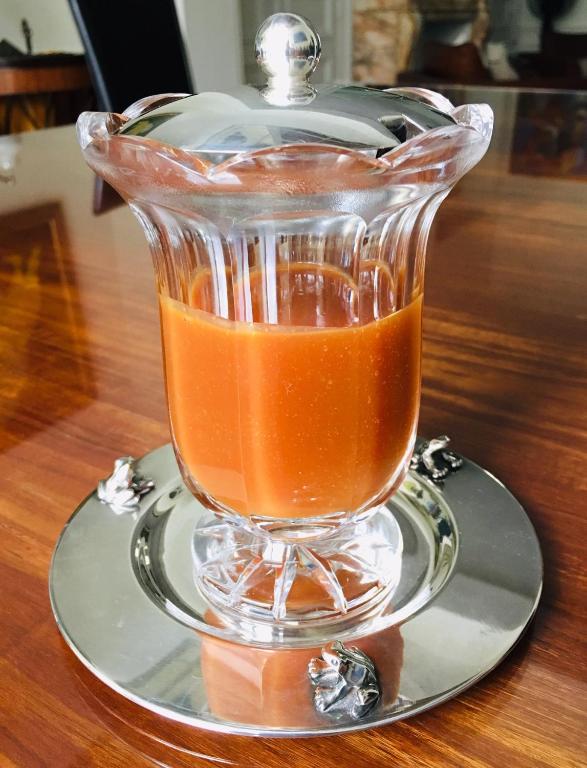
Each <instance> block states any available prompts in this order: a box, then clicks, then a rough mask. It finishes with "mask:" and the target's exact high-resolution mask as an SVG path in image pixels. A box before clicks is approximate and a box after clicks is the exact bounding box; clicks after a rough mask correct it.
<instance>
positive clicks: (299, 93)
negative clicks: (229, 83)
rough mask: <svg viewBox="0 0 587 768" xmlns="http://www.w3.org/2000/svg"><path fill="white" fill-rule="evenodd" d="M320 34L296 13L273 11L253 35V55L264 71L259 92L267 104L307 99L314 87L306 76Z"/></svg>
mask: <svg viewBox="0 0 587 768" xmlns="http://www.w3.org/2000/svg"><path fill="white" fill-rule="evenodd" d="M320 50H321V48H320V37H319V35H318V33H317V32H316V30H315V29H313V27H312V25H311V24H310V22H309V21H308V20H307V19H305V18H304V17H303V16H298V14H296V13H274V14H273V16H269V18H268V19H265V21H264V22H263V23H262V24H261V26H260V27H259V29H258V30H257V35H256V37H255V56H256V58H257V63H258V64H259V66H260V67H261V69H262V70H263V71H264V72H265V73H266V74H267V87H266V88H265V90H264V91H263V95H264V96H265V98H266V99H267V101H269V102H270V103H271V104H275V105H287V104H296V103H297V104H299V103H307V102H308V101H311V100H312V99H313V98H314V95H315V93H316V92H315V90H314V89H313V88H312V86H311V85H310V83H309V82H308V78H309V77H310V75H311V74H312V72H313V71H314V70H315V69H316V66H317V64H318V60H319V59H320Z"/></svg>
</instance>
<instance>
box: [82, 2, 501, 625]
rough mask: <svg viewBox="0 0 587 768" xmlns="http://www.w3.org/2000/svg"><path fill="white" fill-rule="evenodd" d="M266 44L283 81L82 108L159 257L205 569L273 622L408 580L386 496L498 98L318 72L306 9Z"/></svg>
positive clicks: (224, 605) (254, 614) (322, 615)
mask: <svg viewBox="0 0 587 768" xmlns="http://www.w3.org/2000/svg"><path fill="white" fill-rule="evenodd" d="M256 46H257V48H256V56H257V61H258V62H259V63H260V65H261V67H262V69H263V71H264V72H265V74H266V78H267V80H266V84H265V85H264V86H261V87H257V86H241V87H239V88H237V89H234V90H233V91H231V92H230V93H201V94H199V95H197V96H186V95H185V94H162V95H159V96H153V97H148V98H146V99H143V100H141V101H139V102H137V103H135V104H133V105H132V106H131V107H129V109H128V110H126V111H125V112H124V113H123V114H113V113H109V114H106V113H84V114H83V115H82V116H81V117H80V119H79V121H78V136H79V140H80V143H81V145H82V148H83V152H84V156H85V158H86V160H87V162H88V163H89V165H90V166H91V167H92V168H93V169H94V170H95V171H96V172H97V173H98V174H100V175H101V176H102V177H104V178H105V179H106V180H107V181H108V182H109V183H110V184H112V185H113V186H114V187H115V188H116V189H117V190H118V191H119V192H120V193H121V195H123V197H124V198H125V199H126V200H127V201H128V202H129V204H130V206H131V208H132V210H133V211H134V213H135V214H136V215H137V217H138V219H139V221H140V223H141V225H142V226H143V229H144V231H145V233H146V236H147V239H148V241H149V244H150V248H151V253H152V255H153V261H154V266H155V274H156V279H157V288H158V292H159V306H160V316H161V329H162V339H163V350H164V363H165V378H166V387H167V398H168V404H169V415H170V426H171V433H172V440H173V445H174V448H175V452H176V456H177V460H178V464H179V467H180V470H181V472H182V476H183V479H184V480H185V483H186V485H187V486H188V488H189V489H190V490H191V491H192V493H193V494H194V496H195V497H196V498H197V499H198V500H199V502H200V503H201V504H202V505H203V506H204V508H205V510H206V511H205V512H203V513H201V510H200V511H199V512H198V514H195V515H194V520H195V519H196V518H197V520H198V522H197V524H196V523H194V526H195V530H194V532H193V541H192V543H193V546H192V553H193V562H194V574H195V584H196V586H197V588H198V590H199V591H200V593H201V595H202V596H203V597H204V598H205V599H206V601H207V602H208V603H210V604H211V606H212V607H213V608H214V610H215V612H216V614H217V615H218V616H221V617H223V618H224V619H226V620H230V622H231V623H232V625H233V626H236V627H237V628H238V627H244V626H245V624H247V622H249V623H250V622H257V624H259V625H263V626H264V627H265V628H267V627H269V630H268V631H269V634H270V635H271V638H273V640H275V638H278V636H279V632H280V631H281V630H280V629H279V628H280V627H283V625H287V626H288V631H290V630H292V628H293V630H295V628H296V627H298V626H301V625H303V626H304V627H305V628H308V627H310V631H313V630H312V629H311V628H312V627H313V625H314V623H318V624H320V623H322V622H328V621H329V620H338V619H340V617H350V618H351V619H352V617H353V616H355V615H357V616H358V615H359V614H361V615H363V614H364V613H365V612H366V611H371V610H377V609H378V608H377V606H380V605H382V604H384V603H385V601H386V600H388V599H390V597H391V595H392V594H393V590H394V587H395V586H396V584H397V583H398V579H399V575H400V571H401V553H402V536H401V531H400V529H399V526H398V524H397V522H396V521H395V519H394V516H393V514H392V512H391V511H390V509H389V508H387V507H386V506H385V502H386V501H387V499H388V498H389V497H390V495H391V494H392V493H393V492H394V490H395V489H396V488H397V487H398V485H399V484H400V483H401V481H402V478H403V477H404V475H405V473H406V471H407V468H408V465H409V459H410V455H411V452H412V450H413V447H414V441H415V436H416V427H417V419H418V407H419V400H420V348H421V318H422V295H423V281H424V261H425V254H426V245H427V239H428V233H429V231H430V226H431V224H432V220H433V218H434V215H435V213H436V211H437V209H438V206H439V205H440V203H441V202H442V200H443V199H444V197H445V196H446V195H447V194H448V193H449V191H450V190H451V188H452V187H453V186H454V184H456V182H457V181H458V180H459V179H460V178H461V177H462V176H463V175H464V174H465V173H466V172H467V171H468V170H469V169H470V168H472V167H473V166H474V165H475V164H476V163H477V162H478V161H479V160H480V159H481V157H482V156H483V154H484V153H485V151H486V149H487V146H488V144H489V140H490V136H491V128H492V114H491V110H490V109H489V108H488V107H487V106H486V105H466V106H463V107H459V108H455V107H453V105H452V104H450V102H449V101H448V100H447V99H445V98H444V97H442V96H440V95H439V94H434V93H432V92H430V91H425V90H422V89H405V88H398V89H391V90H389V91H381V90H374V89H369V88H361V87H357V86H314V85H313V84H312V83H311V82H310V80H309V78H310V76H311V74H312V72H313V70H314V69H315V67H316V65H317V63H318V59H319V54H320V45H319V38H318V36H317V34H316V33H315V32H314V31H313V30H312V28H311V26H310V25H309V23H308V22H307V21H306V20H304V19H303V18H302V17H300V16H297V15H295V14H276V15H274V16H272V17H271V18H270V19H268V20H267V21H266V22H265V23H264V24H263V25H262V27H261V28H260V30H259V33H258V36H257V40H256ZM128 290H132V286H128ZM345 621H346V618H345ZM239 622H240V623H239ZM247 626H249V625H248V624H247ZM293 630H292V631H293ZM255 631H257V630H255ZM259 631H260V630H259ZM263 631H265V630H263ZM271 633H273V634H271Z"/></svg>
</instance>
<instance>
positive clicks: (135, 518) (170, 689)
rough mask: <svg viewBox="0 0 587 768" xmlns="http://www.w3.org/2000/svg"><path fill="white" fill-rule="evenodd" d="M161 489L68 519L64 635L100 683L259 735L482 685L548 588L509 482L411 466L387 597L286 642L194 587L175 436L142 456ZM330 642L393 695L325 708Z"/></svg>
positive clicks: (148, 703)
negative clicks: (325, 655)
mask: <svg viewBox="0 0 587 768" xmlns="http://www.w3.org/2000/svg"><path fill="white" fill-rule="evenodd" d="M136 469H137V471H138V472H140V474H141V475H142V476H144V477H149V478H151V479H152V480H153V481H154V482H155V489H154V490H153V491H151V492H150V493H149V494H147V495H146V496H144V497H143V498H142V499H141V502H140V509H139V511H137V512H126V513H123V514H115V513H114V511H113V510H112V509H111V508H110V507H108V506H107V505H104V504H102V503H101V502H100V501H99V499H98V497H97V495H96V493H93V494H92V495H91V496H89V497H88V498H87V499H86V500H85V501H84V502H83V503H82V504H81V506H80V507H79V508H78V510H77V511H76V512H75V513H74V515H73V516H72V518H71V519H70V520H69V522H68V523H67V525H66V526H65V528H64V530H63V532H62V534H61V536H60V538H59V541H58V543H57V546H56V549H55V553H54V557H53V562H52V565H51V573H50V595H51V603H52V607H53V612H54V614H55V618H56V620H57V624H58V626H59V629H60V630H61V632H62V634H63V636H64V638H65V640H66V641H67V643H68V644H69V646H70V647H71V648H72V650H73V651H74V653H75V654H76V655H77V656H78V658H79V659H80V660H81V661H82V662H83V664H85V665H86V666H87V667H88V669H90V671H91V672H93V673H94V674H95V675H96V676H97V677H98V678H99V679H100V680H102V681H103V682H104V683H106V684H107V685H108V686H110V687H111V688H113V689H114V690H116V691H118V692H119V693H121V694H122V695H123V696H125V697H127V698H129V699H131V700H132V701H134V702H136V703H137V704H140V705H141V706H144V707H146V708H148V709H150V710H152V711H154V712H157V713H159V714H161V715H164V716H167V717H170V718H172V719H174V720H177V721H179V722H183V723H187V724H190V725H195V726H198V727H201V728H206V729H209V730H214V731H220V732H226V733H235V734H249V735H257V736H310V735H326V734H333V733H341V732H346V731H352V730H358V729H362V728H370V727H373V726H376V725H382V724H384V723H389V722H392V721H394V720H399V719H401V718H405V717H408V716H410V715H413V714H415V713H417V712H421V711H423V710H425V709H428V708H430V707H432V706H434V705H436V704H439V703H441V702H442V701H445V700H446V699H448V698H450V697H452V696H455V695H456V694H457V693H459V692H460V691H462V690H464V689H465V688H467V687H469V686H470V685H472V684H473V683H475V682H476V681H477V680H479V678H481V677H482V676H483V675H485V674H486V673H487V672H489V671H490V670H492V669H493V668H494V667H495V666H496V665H497V664H498V663H499V661H500V660H501V659H503V657H504V656H505V655H506V654H507V653H508V651H510V650H511V648H512V647H513V646H514V645H515V643H516V642H517V640H518V639H519V637H520V636H521V634H522V633H523V631H524V629H525V628H526V626H527V624H528V622H529V621H530V619H531V618H532V616H533V614H534V611H535V610H536V606H537V604H538V600H539V597H540V592H541V588H542V558H541V554H540V547H539V544H538V540H537V538H536V534H535V532H534V529H533V527H532V524H531V523H530V521H529V519H528V517H527V516H526V514H525V512H524V510H523V509H522V507H521V506H520V505H519V503H518V502H517V501H516V499H515V498H514V497H513V496H512V495H511V494H510V493H509V491H508V490H507V489H506V488H505V487H504V486H503V485H502V484H501V483H500V482H499V481H498V480H496V479H495V478H494V477H492V476H491V475H490V474H489V473H488V472H486V471H485V470H483V469H481V468H480V467H478V466H477V465H476V464H473V463H472V462H469V461H467V460H465V461H464V463H463V466H462V468H461V469H460V470H459V471H458V472H456V473H455V474H452V475H450V476H449V477H447V478H446V480H445V482H444V485H443V486H442V487H438V486H435V485H434V484H433V483H432V482H431V481H430V480H428V479H426V478H424V477H421V476H420V475H419V474H418V473H415V472H410V473H409V475H408V477H407V478H406V480H405V481H404V483H403V485H402V487H401V489H400V491H399V492H398V493H397V494H396V495H395V496H394V497H393V498H392V499H391V500H390V502H389V506H390V508H391V509H392V510H393V512H394V514H395V516H396V519H397V521H398V523H399V526H400V529H401V533H402V537H403V555H402V569H401V577H400V580H399V585H398V587H397V589H396V590H395V592H394V595H393V598H392V600H391V602H390V603H389V604H388V605H387V606H386V607H384V608H383V609H381V610H379V611H378V612H377V614H376V615H367V616H365V617H364V618H361V621H359V622H355V623H354V624H353V625H352V626H349V625H348V624H345V623H344V622H343V623H341V624H339V625H337V624H336V623H331V624H330V625H328V627H327V628H322V629H321V630H320V631H317V630H316V631H314V633H313V634H312V633H306V634H302V635H300V636H299V637H297V638H296V637H285V638H284V639H283V642H282V643H281V645H276V640H275V634H274V633H270V634H271V638H270V639H268V638H269V636H268V635H267V634H264V632H263V628H262V627H261V629H260V630H259V632H258V633H257V634H256V635H255V634H254V635H253V636H250V637H248V638H247V640H246V642H245V641H243V638H242V637H239V636H238V635H235V634H234V631H233V630H232V629H231V628H230V626H224V625H223V624H222V623H221V622H220V621H219V620H218V617H216V616H214V614H213V612H212V611H211V610H210V608H209V606H208V605H207V604H206V602H205V601H204V600H203V598H202V597H201V596H200V595H199V594H198V592H197V590H196V588H195V584H194V580H193V572H192V559H191V540H192V532H193V529H194V526H195V524H196V522H197V521H198V518H199V517H200V516H201V515H202V514H204V509H203V507H201V506H200V505H199V504H198V502H197V501H196V500H195V499H193V498H192V497H191V495H190V494H189V492H188V491H187V490H186V489H185V488H184V486H183V483H182V481H181V478H180V475H179V470H178V468H177V464H176V462H175V458H174V455H173V451H172V449H171V447H170V446H169V445H166V446H164V447H162V448H159V449H157V450H155V451H153V452H151V453H149V454H147V455H146V456H144V457H143V458H142V459H140V461H138V462H137V464H136ZM328 640H341V641H344V643H345V645H347V646H348V645H349V644H350V645H357V646H358V647H359V648H360V649H361V650H363V651H365V652H366V653H367V654H368V655H369V656H370V657H371V659H372V660H373V662H374V664H375V666H376V669H377V673H378V676H379V682H380V685H381V688H382V697H381V701H380V702H379V705H378V706H377V707H376V708H375V709H374V710H372V711H371V712H370V713H369V714H368V715H367V716H365V717H364V718H362V719H360V720H354V719H352V718H350V717H348V718H345V717H344V716H342V717H339V718H337V719H334V718H331V717H328V716H326V715H320V714H319V713H318V712H317V711H316V710H315V709H314V703H313V692H312V686H311V684H310V681H309V679H308V675H307V668H308V663H309V662H310V660H311V659H312V658H314V657H316V656H319V655H320V650H321V646H322V645H324V643H325V642H327V641H328Z"/></svg>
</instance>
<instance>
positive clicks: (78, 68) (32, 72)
mask: <svg viewBox="0 0 587 768" xmlns="http://www.w3.org/2000/svg"><path fill="white" fill-rule="evenodd" d="M89 86H90V75H89V72H88V68H87V67H86V64H85V62H83V61H82V62H81V63H75V64H68V65H65V66H52V67H47V66H42V65H39V66H36V67H30V66H28V67H0V96H12V95H13V94H17V93H18V94H24V93H58V92H60V91H77V90H80V89H83V88H89Z"/></svg>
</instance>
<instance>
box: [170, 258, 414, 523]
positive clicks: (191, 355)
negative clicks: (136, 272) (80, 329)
mask: <svg viewBox="0 0 587 768" xmlns="http://www.w3.org/2000/svg"><path fill="white" fill-rule="evenodd" d="M284 281H285V282H286V283H287V286H286V287H287V288H288V290H289V291H290V293H289V294H288V295H289V296H290V300H289V301H288V302H284V303H283V306H282V305H280V306H279V307H278V315H277V320H278V321H279V322H280V323H283V322H286V323H289V324H286V325H271V324H268V323H261V322H248V323H247V322H241V321H238V320H237V321H235V320H225V319H222V318H219V317H216V316H214V315H213V314H211V312H209V311H204V310H203V309H200V308H198V307H204V308H205V309H208V308H209V306H208V302H207V301H206V300H205V296H206V290H205V289H204V288H203V285H204V282H205V281H204V282H203V281H202V280H196V281H195V283H194V285H193V286H192V291H191V303H192V305H193V306H192V307H187V306H185V305H184V304H182V303H180V302H177V301H174V300H173V299H170V298H168V297H164V296H162V297H161V327H162V333H163V342H164V351H165V371H166V379H167V394H168V401H169V411H170V417H171V426H172V431H173V436H174V440H175V443H176V446H177V448H178V449H179V453H180V455H181V458H182V461H183V463H184V465H185V467H186V468H187V470H188V472H189V474H190V476H191V478H192V479H193V480H194V482H195V483H196V484H197V485H198V486H200V487H201V488H202V489H203V490H204V491H205V492H206V493H208V494H209V495H211V496H212V497H214V498H215V499H216V500H217V501H219V502H220V503H222V504H223V505H225V506H228V507H230V508H232V509H233V510H235V511H237V512H239V513H240V514H243V515H251V514H255V515H263V516H267V517H276V518H303V517H315V516H319V515H325V514H330V513H336V512H341V511H349V510H357V509H359V508H361V507H362V506H364V505H365V504H367V503H368V502H369V501H370V500H371V499H374V498H375V497H377V496H378V494H380V493H381V491H382V490H385V489H387V490H392V488H391V484H392V482H393V477H394V474H395V473H396V472H397V470H398V468H399V467H400V466H401V465H402V462H403V461H404V460H405V457H406V452H407V451H408V450H409V448H410V446H411V440H412V438H413V435H414V433H415V428H416V422H417V415H418V404H419V395H420V339H421V314H422V301H421V297H418V298H417V299H415V300H414V301H413V302H412V303H411V304H409V305H408V306H406V307H405V308H403V309H401V310H399V311H397V312H395V313H392V314H389V315H387V316H386V317H383V318H382V319H378V320H373V321H371V322H368V323H366V324H364V325H346V326H345V325H344V324H345V323H348V311H347V310H348V305H349V301H351V299H352V297H349V291H351V292H352V284H351V282H350V281H349V279H348V278H347V277H346V276H345V275H344V273H342V272H341V271H340V270H337V269H336V268H335V267H324V266H321V267H318V266H316V265H298V266H297V267H293V268H292V267H291V266H290V267H289V269H288V271H287V273H283V274H282V275H278V277H277V281H276V282H277V285H278V289H279V290H282V289H283V288H284V285H283V283H284ZM300 281H301V282H300ZM304 281H305V282H304ZM259 283H260V281H259ZM251 286H252V287H251V292H252V293H253V309H252V312H253V319H255V316H259V314H260V309H259V302H260V300H261V299H260V297H259V296H260V294H259V296H257V295H256V293H258V292H256V291H255V290H253V288H254V286H253V285H252V284H251ZM296 286H298V288H299V289H300V290H299V291H298V299H299V300H298V301H294V300H292V299H291V297H292V296H293V295H294V294H293V293H292V290H293V291H294V293H295V288H296ZM312 286H314V288H315V289H316V290H318V288H319V290H320V296H319V301H317V300H316V297H310V298H308V291H309V290H310V289H312ZM316 286H318V287H316ZM282 292H283V291H282ZM235 295H238V291H235ZM234 311H235V308H234V307H231V312H232V313H234ZM361 315H362V313H361ZM236 316H237V317H238V316H239V314H238V307H237V308H236ZM310 324H313V325H314V326H316V325H318V326H319V325H326V326H336V325H338V326H343V327H310Z"/></svg>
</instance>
